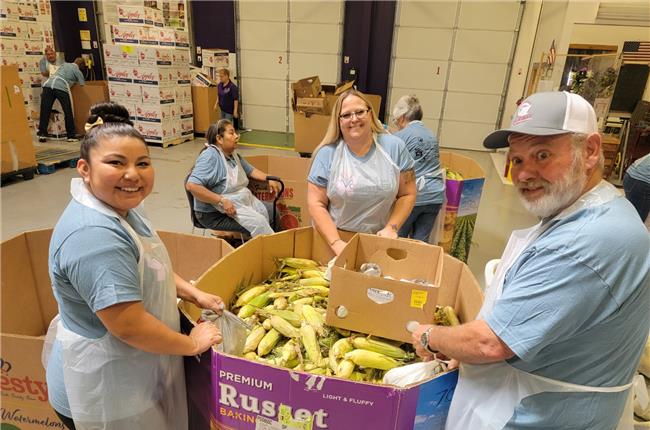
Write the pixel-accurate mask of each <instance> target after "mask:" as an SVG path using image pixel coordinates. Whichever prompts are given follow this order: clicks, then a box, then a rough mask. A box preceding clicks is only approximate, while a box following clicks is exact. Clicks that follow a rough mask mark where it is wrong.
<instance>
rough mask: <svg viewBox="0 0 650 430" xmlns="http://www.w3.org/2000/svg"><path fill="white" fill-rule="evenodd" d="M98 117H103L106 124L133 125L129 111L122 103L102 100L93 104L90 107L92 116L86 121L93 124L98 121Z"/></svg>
mask: <svg viewBox="0 0 650 430" xmlns="http://www.w3.org/2000/svg"><path fill="white" fill-rule="evenodd" d="M97 118H101V119H102V121H104V124H108V123H118V124H129V125H133V122H132V121H131V119H130V118H129V111H128V110H127V109H126V108H125V107H124V106H122V105H121V104H118V103H115V102H102V103H97V104H96V105H93V107H91V108H90V116H89V117H88V120H87V121H86V122H87V123H89V124H92V123H94V122H96V121H97Z"/></svg>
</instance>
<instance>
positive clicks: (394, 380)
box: [383, 360, 447, 387]
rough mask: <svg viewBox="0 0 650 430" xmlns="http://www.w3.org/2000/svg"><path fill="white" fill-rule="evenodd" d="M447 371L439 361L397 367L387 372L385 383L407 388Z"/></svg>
mask: <svg viewBox="0 0 650 430" xmlns="http://www.w3.org/2000/svg"><path fill="white" fill-rule="evenodd" d="M446 371H447V366H445V364H444V363H442V362H440V361H438V360H431V361H423V362H420V363H413V364H407V365H406V366H401V367H395V368H394V369H391V370H389V371H388V372H386V374H385V375H384V379H383V383H384V384H389V385H395V386H398V387H406V386H408V385H411V384H415V383H417V382H421V381H424V380H427V379H430V378H432V377H434V376H435V375H437V374H439V373H443V372H446Z"/></svg>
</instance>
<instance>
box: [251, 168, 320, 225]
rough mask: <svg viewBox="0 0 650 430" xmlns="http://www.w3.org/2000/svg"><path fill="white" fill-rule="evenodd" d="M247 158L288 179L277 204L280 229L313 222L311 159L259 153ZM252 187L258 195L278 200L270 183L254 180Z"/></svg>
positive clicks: (269, 172) (260, 197)
mask: <svg viewBox="0 0 650 430" xmlns="http://www.w3.org/2000/svg"><path fill="white" fill-rule="evenodd" d="M246 161H248V162H249V163H251V164H252V165H253V166H254V167H255V168H257V169H260V170H261V171H263V172H265V173H268V174H269V175H273V176H279V177H280V179H282V182H284V191H283V192H282V197H281V198H280V199H279V200H278V203H277V209H278V220H279V225H278V227H279V230H289V229H291V228H296V227H308V226H309V225H311V217H310V216H309V209H308V207H307V175H308V174H309V166H310V164H311V162H310V160H308V159H305V158H300V157H281V156H276V155H258V156H253V157H246ZM249 188H250V189H251V191H252V192H253V194H254V195H255V197H257V198H258V199H260V200H261V201H263V202H273V200H274V199H275V195H273V194H271V193H270V191H269V188H268V183H267V182H260V181H254V180H251V181H250V183H249Z"/></svg>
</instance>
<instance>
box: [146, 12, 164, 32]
mask: <svg viewBox="0 0 650 430" xmlns="http://www.w3.org/2000/svg"><path fill="white" fill-rule="evenodd" d="M144 23H145V25H150V26H153V27H163V26H164V17H163V12H162V11H161V10H159V9H153V8H150V7H145V8H144Z"/></svg>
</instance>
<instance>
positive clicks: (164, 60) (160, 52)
mask: <svg viewBox="0 0 650 430" xmlns="http://www.w3.org/2000/svg"><path fill="white" fill-rule="evenodd" d="M137 55H138V64H139V65H141V66H146V67H155V66H171V65H172V63H173V55H172V51H171V50H169V49H161V48H156V47H144V46H141V47H139V48H138V54H137Z"/></svg>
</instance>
